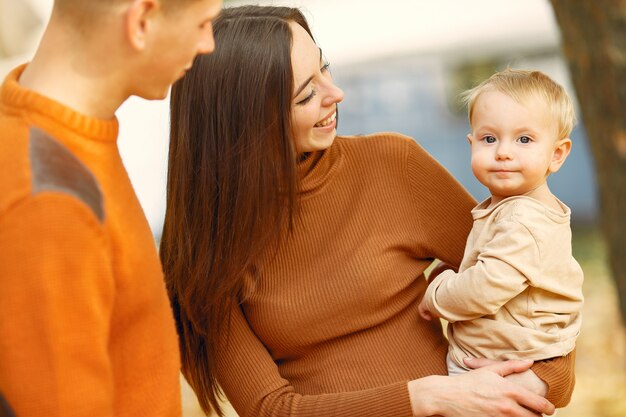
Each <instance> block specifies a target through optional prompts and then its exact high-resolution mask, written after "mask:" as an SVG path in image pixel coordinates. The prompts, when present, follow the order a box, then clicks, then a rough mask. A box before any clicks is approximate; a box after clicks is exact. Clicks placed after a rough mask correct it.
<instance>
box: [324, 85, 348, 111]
mask: <svg viewBox="0 0 626 417" xmlns="http://www.w3.org/2000/svg"><path fill="white" fill-rule="evenodd" d="M327 88H328V90H327V91H326V94H325V96H324V100H322V105H323V106H324V107H327V106H331V105H333V104H336V103H339V102H341V101H343V90H342V89H341V88H339V87H337V86H336V85H335V83H333V82H332V81H330V82H329V83H328V87H327Z"/></svg>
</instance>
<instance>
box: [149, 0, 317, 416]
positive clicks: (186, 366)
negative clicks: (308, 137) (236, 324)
mask: <svg viewBox="0 0 626 417" xmlns="http://www.w3.org/2000/svg"><path fill="white" fill-rule="evenodd" d="M289 21H295V22H297V23H298V24H300V25H301V26H302V27H303V28H304V29H305V30H306V31H307V32H309V34H310V33H311V32H310V29H309V27H308V25H307V23H306V20H305V19H304V17H303V16H302V14H301V13H300V11H298V10H297V9H293V8H287V7H260V6H243V7H236V8H227V9H224V10H223V11H222V13H221V15H220V16H219V17H218V18H217V19H216V21H215V22H214V34H215V42H216V49H215V52H213V53H212V54H211V55H204V56H199V57H197V58H196V61H195V62H194V65H193V68H192V69H191V70H190V71H189V72H188V73H187V74H186V75H185V77H184V78H183V79H181V80H179V81H178V82H177V83H176V84H174V86H173V88H172V93H171V104H170V110H171V133H170V149H169V163H168V178H167V208H166V214H165V225H164V228H163V235H162V239H161V248H160V256H161V261H162V263H163V268H164V272H165V279H166V283H167V288H168V292H169V295H170V298H171V301H172V305H173V309H174V316H175V319H176V324H177V327H178V332H179V337H180V347H181V355H182V372H183V374H184V375H185V377H186V378H187V380H188V381H189V383H190V385H191V386H192V388H193V389H194V391H195V392H196V394H197V396H198V400H199V402H200V405H201V407H202V409H203V410H204V411H205V412H207V413H208V412H209V411H210V410H211V409H213V410H215V411H216V412H217V413H218V414H219V415H222V412H221V409H220V407H219V403H218V397H219V395H220V391H219V386H218V383H217V380H216V357H217V354H218V351H219V349H222V348H223V342H220V341H221V340H223V337H220V334H221V335H224V334H225V332H226V326H228V318H229V312H230V311H231V309H232V308H233V307H234V306H235V305H236V303H238V302H239V301H241V299H242V298H243V294H242V291H243V290H242V289H243V281H244V276H245V274H246V273H247V272H250V271H251V270H253V269H254V268H255V267H256V263H257V262H258V261H259V259H260V258H261V257H262V256H263V255H264V254H265V253H266V251H267V250H268V248H270V247H273V246H274V245H275V244H276V242H278V241H279V240H280V239H281V237H283V235H284V233H285V232H286V231H287V230H290V228H291V227H292V226H293V222H294V216H295V213H296V208H297V207H296V205H297V171H296V152H295V148H294V143H293V139H292V134H291V121H290V120H291V96H292V91H293V74H292V69H291V30H290V28H289Z"/></svg>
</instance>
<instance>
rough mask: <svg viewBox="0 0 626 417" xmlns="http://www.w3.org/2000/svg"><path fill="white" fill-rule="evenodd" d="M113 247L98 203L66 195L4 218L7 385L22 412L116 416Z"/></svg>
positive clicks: (1, 308)
mask: <svg viewBox="0 0 626 417" xmlns="http://www.w3.org/2000/svg"><path fill="white" fill-rule="evenodd" d="M107 248H108V245H107V241H106V236H105V234H104V231H103V228H102V226H101V224H100V223H99V222H98V220H97V219H96V217H95V216H94V215H93V213H92V211H91V210H90V209H89V208H88V207H87V206H85V205H84V204H82V203H81V202H79V201H78V200H77V199H75V198H74V197H71V196H69V195H66V194H62V193H49V192H46V193H40V194H37V195H35V196H31V197H28V198H26V199H25V200H22V201H21V202H19V203H18V204H16V205H15V206H13V207H12V208H10V209H9V210H8V211H7V212H5V213H3V214H2V216H0V279H1V285H2V289H1V290H0V317H1V320H0V391H2V393H3V394H4V396H5V398H6V400H7V402H8V403H9V404H10V406H11V407H12V408H13V409H14V411H15V413H16V415H18V416H33V417H38V416H46V417H55V416H64V417H67V416H85V415H88V416H91V417H96V416H113V412H114V410H113V394H114V393H113V374H112V368H111V364H110V359H109V355H108V345H109V338H110V335H109V322H110V316H111V309H112V305H113V292H114V282H113V276H112V272H111V259H110V254H109V250H108V249H107ZM122 395H123V394H122Z"/></svg>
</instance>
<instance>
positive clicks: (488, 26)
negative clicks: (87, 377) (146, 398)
mask: <svg viewBox="0 0 626 417" xmlns="http://www.w3.org/2000/svg"><path fill="white" fill-rule="evenodd" d="M224 4H225V7H231V6H234V5H240V4H274V5H289V6H297V7H300V8H301V9H302V10H303V11H304V13H305V15H306V16H307V18H308V20H309V23H310V25H311V27H312V30H313V33H314V35H315V37H316V41H317V42H318V44H319V45H320V47H321V48H322V49H323V51H324V55H325V56H326V58H327V59H328V60H329V61H330V63H331V71H332V74H333V76H334V78H335V81H336V83H337V84H338V85H339V86H340V87H341V88H342V89H343V90H344V91H345V100H344V102H343V103H342V104H341V106H340V108H341V110H340V122H339V127H338V131H339V133H340V134H346V135H352V134H367V133H372V132H377V131H397V132H401V133H403V134H406V135H409V136H411V137H413V138H415V140H416V141H418V142H419V143H420V144H421V145H422V146H423V147H424V148H426V149H427V150H428V151H429V152H430V153H431V154H433V155H434V156H435V158H437V159H438V160H439V161H440V162H441V163H442V164H443V165H444V166H445V167H446V168H447V169H448V170H449V171H450V172H451V173H452V174H453V175H454V176H455V177H456V178H457V179H458V180H459V181H460V182H461V183H462V184H463V185H464V186H465V187H466V188H467V189H468V190H469V192H470V193H471V194H472V195H473V196H474V197H475V198H476V199H477V200H482V199H484V198H485V197H487V196H488V193H487V191H486V189H484V187H483V186H482V185H481V184H480V183H478V182H477V181H476V180H475V179H474V177H473V176H472V173H471V169H470V165H469V146H468V144H467V141H466V138H465V137H466V134H467V133H468V124H467V117H466V112H465V109H464V108H462V106H461V105H460V103H459V100H458V95H459V93H460V92H462V91H463V90H465V89H467V88H470V87H472V86H474V85H475V84H476V83H477V82H478V81H481V80H483V79H484V78H487V77H488V76H490V75H491V74H492V73H493V72H495V71H497V70H501V69H504V68H506V67H507V66H510V67H514V68H524V69H538V70H541V71H543V72H545V73H547V74H548V75H550V76H551V77H552V78H554V79H555V80H556V81H557V82H559V83H561V84H562V85H563V86H564V87H565V88H566V89H567V90H568V91H569V93H570V94H571V96H572V97H573V98H575V97H576V95H575V93H574V91H573V87H572V82H571V80H570V77H569V73H568V67H567V64H566V62H565V60H564V58H563V56H562V53H561V47H560V35H559V27H558V25H557V23H556V21H555V18H554V14H553V11H552V7H551V5H550V3H549V1H548V0H524V1H519V0H518V1H507V2H503V1H499V0H473V1H463V0H438V1H421V0H420V1H418V0H386V1H384V2H380V1H373V0H371V1H370V0H341V1H338V0H293V1H288V0H284V1H278V0H276V1H254V2H252V1H238V0H234V1H225V2H224ZM51 7H52V0H0V76H1V77H2V78H4V75H6V73H8V72H9V71H10V70H11V69H12V68H13V67H14V66H16V65H18V64H19V63H21V62H24V61H28V60H29V59H30V57H31V56H32V54H33V51H34V50H35V48H36V46H37V42H38V40H39V38H40V36H41V34H42V31H43V29H44V26H45V23H46V21H47V19H48V16H49V13H50V10H51ZM218 47H219V45H218ZM117 116H118V118H119V120H120V126H121V127H120V139H119V146H120V151H121V153H122V156H123V159H124V162H125V164H126V166H127V169H128V172H129V175H130V177H131V180H132V182H133V184H134V186H135V188H136V191H137V194H138V196H139V199H140V202H141V204H142V206H143V208H144V211H145V213H146V216H147V217H148V220H149V222H150V226H151V228H152V230H153V233H154V235H155V239H158V238H159V235H160V232H161V227H162V222H163V216H164V207H165V173H166V158H167V141H168V129H169V119H168V101H167V100H164V101H152V102H151V101H145V100H142V99H138V98H135V97H133V98H131V99H130V100H128V101H127V102H126V103H125V104H124V105H123V106H122V107H121V108H120V109H119V111H118V113H117ZM572 140H573V143H574V145H573V149H572V152H571V154H570V157H569V158H568V160H567V162H566V164H565V165H564V167H563V168H562V169H561V170H560V171H559V172H558V173H557V174H556V175H553V176H551V177H550V179H549V182H550V186H551V189H552V191H553V192H554V193H555V194H556V195H557V196H558V197H559V198H560V199H561V200H562V201H563V202H565V203H566V204H568V205H569V206H570V207H571V209H572V227H573V230H574V242H573V247H574V254H575V256H576V258H577V259H578V261H579V262H580V263H581V265H582V267H583V269H584V271H585V287H584V291H585V297H586V302H585V309H584V322H583V330H582V334H581V336H580V338H579V340H578V348H577V372H576V374H577V385H576V389H575V392H574V397H573V399H572V403H571V404H570V405H569V406H568V407H567V408H565V409H563V410H561V411H559V416H560V417H574V416H576V417H618V416H619V417H623V416H626V334H625V331H624V327H623V323H622V321H621V319H620V315H619V308H618V302H617V296H616V292H615V285H614V282H613V280H612V278H611V276H610V272H609V269H608V264H607V258H606V257H607V255H606V247H605V244H604V241H603V239H602V236H601V235H600V232H599V229H598V222H599V209H598V195H597V186H596V182H595V181H596V175H595V169H594V165H593V161H592V157H591V154H590V150H589V146H588V142H587V136H586V133H585V126H584V125H583V123H582V122H579V124H578V125H577V126H576V128H575V130H574V132H573V134H572ZM183 398H184V404H183V405H184V415H185V417H192V416H200V415H202V413H201V412H200V411H199V408H198V406H197V402H196V400H195V396H194V394H193V392H192V391H191V390H190V389H189V387H188V386H187V385H186V384H184V385H183ZM229 413H230V414H229V415H232V416H236V414H235V413H234V412H233V411H229Z"/></svg>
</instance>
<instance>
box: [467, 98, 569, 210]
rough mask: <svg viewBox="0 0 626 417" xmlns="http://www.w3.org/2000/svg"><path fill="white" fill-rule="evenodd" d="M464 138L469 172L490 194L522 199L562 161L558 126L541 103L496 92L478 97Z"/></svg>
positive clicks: (545, 106)
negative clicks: (468, 151) (469, 155)
mask: <svg viewBox="0 0 626 417" xmlns="http://www.w3.org/2000/svg"><path fill="white" fill-rule="evenodd" d="M471 122H472V133H471V134H470V135H468V140H469V142H470V145H471V151H472V171H473V172H474V175H475V176H476V178H477V179H478V180H479V181H480V182H481V183H482V184H484V185H485V186H486V187H487V188H489V191H490V192H491V194H492V196H494V197H496V198H498V199H502V198H506V197H510V196H514V195H521V194H524V193H527V192H528V191H531V190H533V189H535V188H537V187H539V186H540V185H542V184H543V183H545V181H546V178H547V177H548V175H549V174H550V173H552V172H556V171H557V170H558V169H559V168H560V166H561V164H562V163H563V160H564V158H562V157H561V156H562V155H561V154H560V153H561V152H563V150H562V147H561V146H560V145H561V143H562V141H564V140H566V141H569V139H561V140H559V139H558V127H557V123H556V122H555V120H554V118H553V117H552V115H551V112H550V111H549V108H548V106H547V104H546V103H544V102H542V101H541V100H539V99H538V98H529V100H527V102H526V103H524V104H522V103H518V102H517V101H515V100H514V99H513V98H511V97H510V96H508V95H506V94H504V93H501V92H499V91H495V90H493V91H486V92H484V93H482V94H481V95H480V96H479V97H478V99H477V101H476V103H475V105H474V111H473V115H472V120H471Z"/></svg>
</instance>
